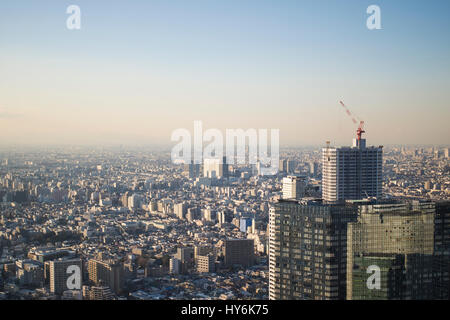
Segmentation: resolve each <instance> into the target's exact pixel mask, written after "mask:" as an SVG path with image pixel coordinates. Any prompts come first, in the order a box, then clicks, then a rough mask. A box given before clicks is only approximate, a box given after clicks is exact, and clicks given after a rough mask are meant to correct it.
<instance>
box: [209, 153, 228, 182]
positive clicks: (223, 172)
mask: <svg viewBox="0 0 450 320" xmlns="http://www.w3.org/2000/svg"><path fill="white" fill-rule="evenodd" d="M228 175H229V174H228V164H227V162H226V157H223V159H204V160H203V176H204V177H205V178H228Z"/></svg>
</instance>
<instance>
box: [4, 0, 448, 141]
mask: <svg viewBox="0 0 450 320" xmlns="http://www.w3.org/2000/svg"><path fill="white" fill-rule="evenodd" d="M70 4H72V2H71V1H58V2H55V1H48V0H45V1H20V2H17V1H2V2H1V3H0V70H1V71H0V135H1V137H2V138H1V140H0V144H1V145H21V144H26V145H34V144H44V145H45V144H77V145H80V144H81V145H82V144H102V145H116V144H165V145H170V134H171V132H172V131H173V130H175V129H177V128H186V129H188V130H192V127H193V121H194V120H201V121H203V123H204V126H205V128H218V129H221V130H224V129H225V128H244V129H246V128H267V129H270V128H279V129H280V143H281V145H286V144H289V145H305V144H306V145H324V143H325V141H326V140H332V143H333V144H338V145H339V144H342V145H344V144H348V143H349V142H350V139H351V138H353V136H354V131H355V130H356V126H355V125H354V124H353V123H352V122H351V121H350V119H349V118H348V117H347V115H346V114H345V113H344V112H343V110H342V109H341V108H340V106H339V103H338V102H339V100H344V101H345V102H346V104H347V105H348V106H349V108H350V109H351V111H352V112H353V113H354V114H356V115H357V116H358V117H359V118H361V119H363V120H365V122H366V131H367V138H368V139H370V141H371V143H373V144H383V145H387V144H437V145H438V144H446V143H448V137H449V136H450V128H449V126H448V119H449V116H450V111H449V110H450V109H449V107H448V101H450V92H449V90H448V88H449V87H450V80H449V79H450V65H449V59H448V57H449V56H450V43H449V39H450V36H449V30H450V28H449V24H450V22H449V20H448V12H449V10H450V3H449V2H447V1H435V2H433V3H432V4H430V3H428V2H426V1H381V0H380V1H378V2H377V4H378V5H380V6H381V7H382V16H381V17H382V29H381V30H376V31H372V30H368V29H367V27H366V19H367V14H366V12H365V10H366V8H367V6H368V5H370V4H372V2H371V1H345V2H342V1H337V0H334V1H302V2H299V1H282V2H280V1H265V0H263V1H261V0H259V1H150V2H147V1H131V2H130V1H126V2H121V3H119V2H113V3H111V2H110V1H76V4H77V5H79V6H80V8H81V17H82V18H81V29H80V30H68V29H67V28H66V19H67V17H68V15H67V14H66V12H65V10H66V8H67V6H69V5H70Z"/></svg>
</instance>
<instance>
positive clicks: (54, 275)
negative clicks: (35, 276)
mask: <svg viewBox="0 0 450 320" xmlns="http://www.w3.org/2000/svg"><path fill="white" fill-rule="evenodd" d="M70 266H78V267H79V270H80V283H82V272H81V270H82V262H81V259H71V260H55V261H50V262H49V267H50V292H51V293H54V294H58V295H61V294H62V293H63V292H64V291H66V290H71V289H73V288H68V287H67V279H68V278H69V277H70V276H71V275H72V274H71V273H70V272H69V273H68V271H69V270H68V268H69V267H70Z"/></svg>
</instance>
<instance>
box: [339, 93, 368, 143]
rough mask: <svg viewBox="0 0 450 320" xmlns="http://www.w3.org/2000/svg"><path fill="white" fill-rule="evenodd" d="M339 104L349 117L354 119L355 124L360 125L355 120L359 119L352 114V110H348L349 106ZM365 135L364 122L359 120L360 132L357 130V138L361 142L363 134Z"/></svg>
mask: <svg viewBox="0 0 450 320" xmlns="http://www.w3.org/2000/svg"><path fill="white" fill-rule="evenodd" d="M339 103H340V104H341V106H342V107H343V108H344V109H345V112H346V113H347V115H348V116H349V117H350V118H352V121H353V123H355V124H356V123H358V121H357V120H356V119H355V118H357V117H355V116H353V115H352V113H351V112H350V110H348V108H347V106H346V105H345V104H344V103H343V102H342V101H339ZM358 120H359V119H358ZM363 133H365V131H364V121H362V120H359V126H358V130H356V138H357V139H358V141H359V140H361V136H362V134H363Z"/></svg>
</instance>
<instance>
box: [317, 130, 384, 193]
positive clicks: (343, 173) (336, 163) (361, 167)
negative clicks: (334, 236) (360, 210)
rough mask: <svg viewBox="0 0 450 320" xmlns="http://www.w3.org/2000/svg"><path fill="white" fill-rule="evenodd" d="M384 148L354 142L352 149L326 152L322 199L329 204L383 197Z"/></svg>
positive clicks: (333, 148)
mask: <svg viewBox="0 0 450 320" xmlns="http://www.w3.org/2000/svg"><path fill="white" fill-rule="evenodd" d="M382 149H383V147H382V146H379V147H372V146H371V147H366V139H360V140H358V139H354V140H353V146H352V147H330V146H327V147H326V148H323V149H322V162H323V171H322V198H323V199H324V200H326V201H338V200H358V199H362V198H368V197H376V198H379V197H381V194H382V154H383V150H382Z"/></svg>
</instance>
